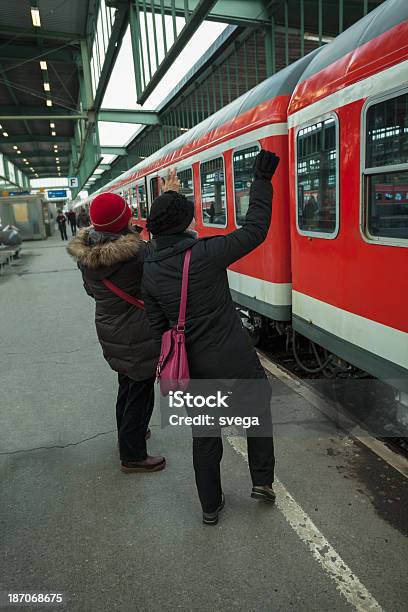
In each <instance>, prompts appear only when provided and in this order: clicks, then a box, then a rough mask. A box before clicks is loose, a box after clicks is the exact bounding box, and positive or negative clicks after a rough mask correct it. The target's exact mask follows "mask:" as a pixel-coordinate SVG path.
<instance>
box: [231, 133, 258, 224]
mask: <svg viewBox="0 0 408 612" xmlns="http://www.w3.org/2000/svg"><path fill="white" fill-rule="evenodd" d="M259 150H260V147H259V145H254V146H252V147H248V148H247V149H240V150H238V151H235V152H234V155H233V157H232V164H233V169H234V197H235V221H236V224H237V225H242V223H243V222H244V221H245V217H246V214H247V211H248V206H249V189H250V187H251V183H252V177H253V171H252V168H253V165H254V159H255V157H256V156H257V155H258V153H259Z"/></svg>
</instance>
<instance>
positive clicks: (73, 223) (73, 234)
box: [70, 221, 77, 236]
mask: <svg viewBox="0 0 408 612" xmlns="http://www.w3.org/2000/svg"><path fill="white" fill-rule="evenodd" d="M70 227H71V234H72V236H75V234H76V228H77V226H76V222H74V221H70Z"/></svg>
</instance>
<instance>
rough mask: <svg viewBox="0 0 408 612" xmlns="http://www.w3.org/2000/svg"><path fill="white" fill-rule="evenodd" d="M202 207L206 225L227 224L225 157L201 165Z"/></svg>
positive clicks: (222, 225)
mask: <svg viewBox="0 0 408 612" xmlns="http://www.w3.org/2000/svg"><path fill="white" fill-rule="evenodd" d="M200 176H201V207H202V216H203V223H204V225H217V226H221V227H225V226H226V225H227V206H226V198H225V174H224V159H223V158H222V157H216V158H215V159H211V160H209V161H206V162H203V163H202V164H201V166H200Z"/></svg>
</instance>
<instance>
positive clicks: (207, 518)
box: [203, 493, 225, 525]
mask: <svg viewBox="0 0 408 612" xmlns="http://www.w3.org/2000/svg"><path fill="white" fill-rule="evenodd" d="M224 506H225V495H224V493H221V503H220V505H219V506H218V508H217V509H216V511H215V512H203V523H204V525H216V524H217V523H218V513H219V512H220V511H221V510H222V509H223V507H224Z"/></svg>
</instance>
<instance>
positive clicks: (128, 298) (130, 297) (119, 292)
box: [102, 278, 145, 310]
mask: <svg viewBox="0 0 408 612" xmlns="http://www.w3.org/2000/svg"><path fill="white" fill-rule="evenodd" d="M102 282H103V284H104V285H105V287H107V288H108V289H110V290H111V291H112V292H113V293H115V294H116V295H117V296H118V297H120V298H122V300H125V302H129V304H133V306H137V308H141V309H142V310H144V307H145V305H144V302H143V301H142V300H138V299H137V298H136V297H133V295H130V294H129V293H126V291H123V290H122V289H120V288H119V287H118V286H117V285H115V284H114V283H112V282H111V281H110V280H107V279H106V278H103V279H102Z"/></svg>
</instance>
